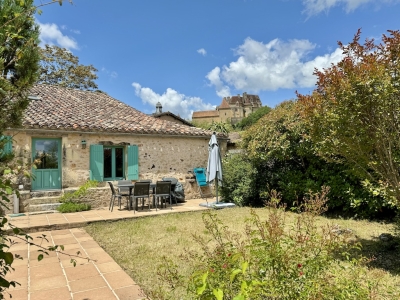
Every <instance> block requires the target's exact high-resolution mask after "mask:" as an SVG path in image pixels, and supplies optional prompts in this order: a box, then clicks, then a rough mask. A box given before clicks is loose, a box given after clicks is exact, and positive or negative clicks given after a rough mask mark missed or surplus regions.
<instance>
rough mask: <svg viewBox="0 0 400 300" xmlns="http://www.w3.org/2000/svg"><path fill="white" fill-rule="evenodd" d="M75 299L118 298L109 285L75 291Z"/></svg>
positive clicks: (97, 299)
mask: <svg viewBox="0 0 400 300" xmlns="http://www.w3.org/2000/svg"><path fill="white" fill-rule="evenodd" d="M73 296H74V300H89V299H90V300H92V299H93V300H113V299H117V298H116V297H115V295H114V294H113V293H112V292H111V290H110V289H109V288H108V287H104V288H99V289H95V290H90V291H85V292H78V293H74V294H73Z"/></svg>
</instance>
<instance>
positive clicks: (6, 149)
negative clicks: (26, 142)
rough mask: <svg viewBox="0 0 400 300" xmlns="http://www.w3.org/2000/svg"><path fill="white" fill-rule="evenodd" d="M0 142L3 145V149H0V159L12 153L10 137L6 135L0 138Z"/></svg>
mask: <svg viewBox="0 0 400 300" xmlns="http://www.w3.org/2000/svg"><path fill="white" fill-rule="evenodd" d="M0 141H1V142H2V144H3V143H4V142H5V144H3V147H2V148H0V157H3V155H5V154H9V153H11V152H12V137H11V136H8V135H3V136H0Z"/></svg>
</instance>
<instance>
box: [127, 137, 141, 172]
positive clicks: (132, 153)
mask: <svg viewBox="0 0 400 300" xmlns="http://www.w3.org/2000/svg"><path fill="white" fill-rule="evenodd" d="M127 177H128V178H127V179H128V180H138V179H139V148H138V146H137V145H132V146H128V174H127Z"/></svg>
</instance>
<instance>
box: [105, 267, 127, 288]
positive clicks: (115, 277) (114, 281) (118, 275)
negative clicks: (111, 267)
mask: <svg viewBox="0 0 400 300" xmlns="http://www.w3.org/2000/svg"><path fill="white" fill-rule="evenodd" d="M103 276H104V278H105V279H106V280H107V282H108V283H109V284H110V285H111V287H112V288H113V289H119V288H121V287H126V286H130V285H134V284H135V282H134V281H133V280H132V278H130V277H129V276H128V275H127V274H126V273H125V272H124V271H122V270H121V271H116V272H111V273H107V274H104V275H103Z"/></svg>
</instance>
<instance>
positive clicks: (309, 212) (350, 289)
mask: <svg viewBox="0 0 400 300" xmlns="http://www.w3.org/2000/svg"><path fill="white" fill-rule="evenodd" d="M327 192H328V189H327V188H324V189H323V192H322V193H321V194H310V195H309V196H308V198H307V199H304V202H303V204H302V205H301V206H300V207H299V209H298V214H297V216H296V219H295V222H293V223H288V222H287V221H286V216H287V212H285V206H281V205H279V203H280V200H279V196H278V194H277V193H272V195H271V202H270V203H269V208H267V209H268V216H267V217H266V219H265V220H261V218H260V217H259V216H258V215H257V214H256V213H255V211H253V210H252V211H251V217H250V219H248V221H247V226H246V229H245V232H243V233H240V232H232V231H231V230H230V229H229V228H228V227H227V226H224V224H223V223H222V221H220V220H219V219H218V218H217V214H216V213H213V212H212V211H207V212H205V213H203V222H204V224H205V227H206V230H207V232H208V233H209V235H208V236H206V237H202V236H200V235H195V236H194V238H195V241H196V242H197V243H199V245H200V248H201V249H202V250H201V252H200V253H191V252H188V253H187V255H186V256H185V257H182V259H183V260H184V261H187V263H190V262H191V261H192V260H196V261H198V260H199V259H200V263H198V264H196V265H195V269H194V270H193V272H192V276H190V277H189V279H186V278H185V277H183V276H181V274H180V273H179V267H178V266H177V265H174V264H171V263H169V262H166V263H165V264H164V265H163V266H160V267H159V272H158V275H159V277H160V279H161V280H163V281H164V282H166V283H167V285H168V286H169V288H170V289H172V290H173V289H174V288H176V287H177V286H180V285H186V286H187V294H188V299H204V300H205V299H217V300H223V299H234V300H244V299H276V300H278V299H279V300H280V299H282V300H283V299H343V300H344V299H360V300H361V299H386V297H389V296H390V297H393V296H394V295H390V294H389V292H390V291H389V290H388V289H387V288H386V287H385V285H384V283H382V282H381V280H380V278H379V277H378V276H381V274H374V273H367V270H368V269H367V268H366V267H365V264H366V263H367V262H368V260H367V259H366V258H364V257H361V256H359V246H358V244H350V243H348V242H347V239H348V238H349V233H340V234H339V233H335V230H334V229H335V228H334V225H331V224H326V225H322V226H317V223H316V222H317V218H318V215H320V214H321V213H322V212H324V211H325V210H326V205H325V204H326V200H327V199H326V195H327ZM289 224H291V225H289ZM210 236H211V239H210ZM167 294H168V292H167ZM377 295H379V297H380V298H378V297H377Z"/></svg>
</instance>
